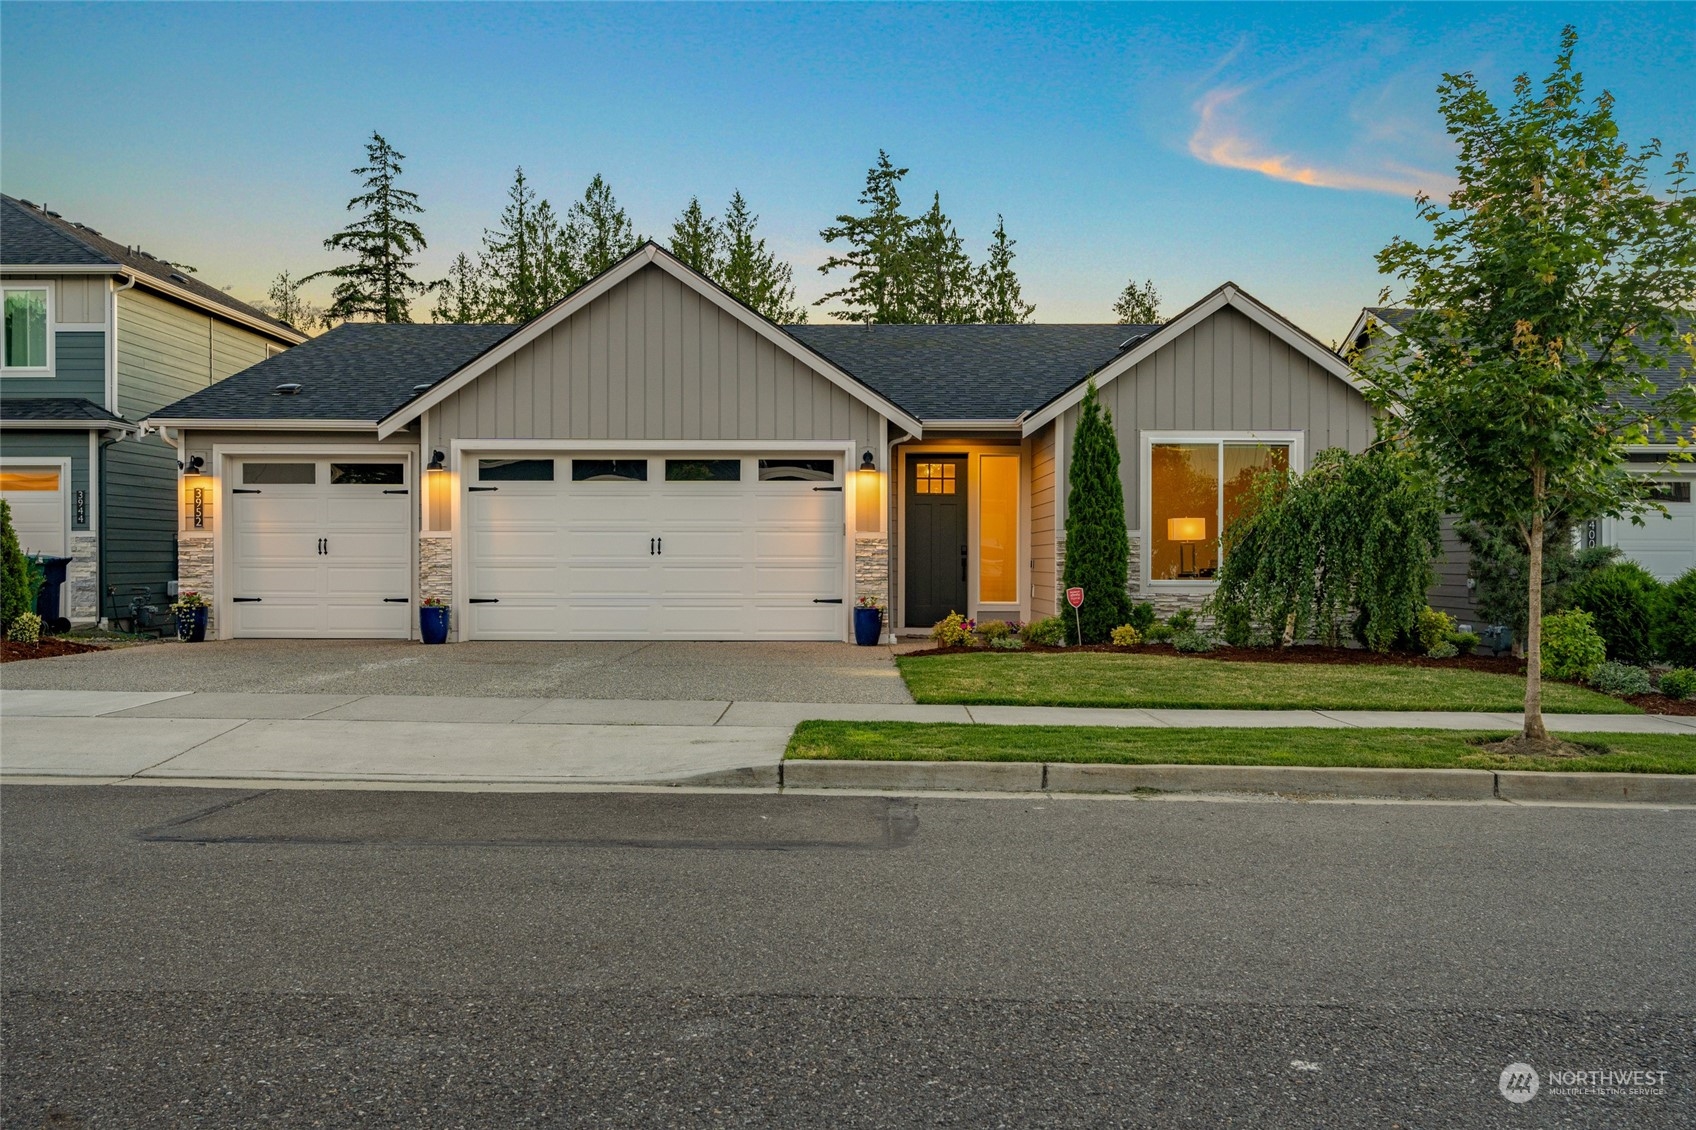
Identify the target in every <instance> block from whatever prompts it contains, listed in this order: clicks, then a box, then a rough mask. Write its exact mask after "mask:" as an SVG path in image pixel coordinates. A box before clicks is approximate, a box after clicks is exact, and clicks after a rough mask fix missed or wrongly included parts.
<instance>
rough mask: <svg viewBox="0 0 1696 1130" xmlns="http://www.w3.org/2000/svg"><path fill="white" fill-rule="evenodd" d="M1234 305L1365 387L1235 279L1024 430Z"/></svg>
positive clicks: (1079, 400)
mask: <svg viewBox="0 0 1696 1130" xmlns="http://www.w3.org/2000/svg"><path fill="white" fill-rule="evenodd" d="M1226 306H1229V307H1231V308H1232V309H1234V310H1236V311H1237V312H1238V313H1240V314H1242V315H1243V316H1244V317H1246V318H1248V319H1249V321H1251V322H1253V323H1255V324H1256V325H1258V326H1259V327H1260V328H1261V329H1263V330H1265V331H1266V332H1267V333H1270V334H1271V335H1272V336H1273V337H1275V338H1277V339H1278V340H1280V341H1282V342H1284V343H1285V344H1287V345H1289V346H1290V347H1291V348H1292V349H1294V350H1295V351H1296V352H1297V353H1300V354H1301V355H1302V356H1304V357H1306V358H1307V359H1308V360H1310V361H1312V362H1313V363H1314V364H1316V365H1318V366H1319V367H1320V368H1322V369H1324V370H1325V371H1326V372H1328V373H1330V374H1331V375H1332V376H1334V377H1336V378H1337V379H1338V380H1340V381H1342V382H1343V383H1344V384H1346V385H1348V386H1349V387H1350V388H1352V389H1354V390H1355V391H1356V392H1361V393H1364V391H1365V390H1364V388H1363V387H1362V385H1361V382H1360V379H1359V377H1358V376H1357V375H1356V373H1355V371H1354V369H1352V368H1351V367H1350V366H1349V363H1348V362H1347V361H1344V360H1343V359H1342V358H1341V357H1338V356H1337V355H1336V354H1335V353H1332V352H1331V351H1330V350H1329V349H1327V348H1325V346H1323V345H1321V344H1319V342H1318V341H1316V340H1314V339H1313V338H1312V337H1309V336H1308V335H1307V334H1305V333H1303V332H1302V331H1301V330H1300V329H1298V328H1296V326H1295V325H1294V324H1293V323H1292V322H1290V321H1288V320H1287V319H1286V318H1284V317H1283V315H1281V314H1278V313H1276V312H1274V311H1273V310H1272V309H1271V308H1269V307H1267V306H1265V305H1263V304H1262V303H1261V302H1260V301H1259V300H1258V299H1256V298H1254V297H1252V296H1250V295H1248V294H1245V293H1243V291H1242V290H1241V289H1240V288H1238V286H1237V284H1236V283H1226V284H1224V285H1223V286H1221V287H1220V288H1219V289H1217V290H1215V291H1214V292H1213V293H1212V294H1210V295H1208V296H1207V297H1206V298H1203V299H1202V300H1201V301H1200V302H1197V303H1196V304H1195V305H1194V306H1191V307H1190V308H1189V309H1188V310H1185V311H1184V312H1183V313H1182V314H1180V315H1178V316H1177V317H1176V318H1174V319H1172V320H1171V321H1170V322H1167V323H1166V324H1165V325H1164V326H1161V327H1160V328H1159V329H1158V330H1155V331H1154V332H1153V333H1152V334H1150V335H1148V336H1147V337H1146V338H1144V339H1143V340H1142V341H1141V342H1139V343H1138V344H1137V345H1136V346H1135V347H1134V348H1133V349H1131V350H1130V351H1128V352H1126V353H1124V354H1121V355H1120V356H1118V357H1115V358H1114V359H1113V360H1112V361H1109V362H1108V363H1107V364H1105V365H1103V366H1102V367H1101V368H1100V369H1099V370H1097V371H1096V372H1095V373H1093V374H1092V375H1091V376H1090V377H1089V378H1086V379H1084V380H1081V381H1079V382H1078V383H1077V384H1075V385H1073V386H1072V387H1071V389H1069V390H1068V391H1067V392H1065V393H1064V394H1062V395H1061V396H1059V397H1057V398H1055V399H1054V400H1052V401H1050V402H1049V403H1048V404H1047V405H1046V406H1044V407H1043V408H1042V409H1041V410H1039V411H1037V412H1036V413H1034V414H1033V415H1032V416H1031V417H1030V418H1029V419H1027V420H1026V421H1025V429H1024V434H1025V435H1030V434H1032V433H1033V432H1035V431H1037V430H1038V429H1039V428H1041V427H1042V426H1043V425H1044V424H1046V423H1048V422H1049V421H1050V420H1052V419H1054V418H1055V417H1057V416H1059V415H1061V414H1062V413H1064V412H1066V411H1067V410H1068V409H1071V408H1073V407H1075V406H1077V405H1078V404H1080V403H1082V402H1083V398H1084V396H1085V394H1086V393H1087V392H1088V389H1089V382H1090V381H1091V380H1093V381H1095V385H1096V387H1097V388H1102V387H1105V386H1106V385H1108V384H1110V383H1112V382H1113V381H1114V380H1116V379H1117V378H1118V377H1119V376H1121V375H1122V374H1124V373H1126V372H1129V371H1130V370H1131V369H1134V368H1136V367H1137V366H1138V365H1140V364H1141V363H1142V362H1143V361H1145V360H1147V359H1148V358H1150V357H1152V356H1154V354H1156V353H1158V352H1160V350H1162V349H1164V348H1165V347H1166V345H1167V344H1168V343H1170V342H1172V341H1174V340H1176V339H1177V338H1179V337H1181V336H1182V335H1183V334H1185V333H1188V332H1189V331H1190V330H1192V329H1194V328H1195V327H1196V326H1198V325H1200V324H1201V323H1202V322H1204V321H1206V320H1207V319H1208V318H1210V317H1212V316H1213V315H1214V314H1217V313H1218V312H1219V311H1220V310H1223V309H1224V308H1225V307H1226Z"/></svg>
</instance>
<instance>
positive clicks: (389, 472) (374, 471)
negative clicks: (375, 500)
mask: <svg viewBox="0 0 1696 1130" xmlns="http://www.w3.org/2000/svg"><path fill="white" fill-rule="evenodd" d="M405 481H406V468H405V467H403V466H401V464H399V463H331V464H330V485H331V486H397V487H398V486H400V485H401V484H402V483H404V482H405Z"/></svg>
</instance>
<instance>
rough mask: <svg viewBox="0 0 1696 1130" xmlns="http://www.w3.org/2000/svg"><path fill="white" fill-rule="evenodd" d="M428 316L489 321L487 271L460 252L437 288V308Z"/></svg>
mask: <svg viewBox="0 0 1696 1130" xmlns="http://www.w3.org/2000/svg"><path fill="white" fill-rule="evenodd" d="M430 318H431V320H432V321H437V322H460V323H474V322H489V321H494V320H496V319H494V318H491V317H490V315H489V280H488V272H486V271H485V270H484V269H483V264H482V263H481V262H473V261H472V259H471V257H470V256H469V255H467V254H466V253H465V252H463V251H461V252H460V253H459V254H458V255H456V256H454V260H453V266H452V267H450V268H448V277H447V278H445V279H443V280H442V281H441V282H440V283H438V284H437V287H436V308H435V310H433V311H431V313H430Z"/></svg>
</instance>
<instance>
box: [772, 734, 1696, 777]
mask: <svg viewBox="0 0 1696 1130" xmlns="http://www.w3.org/2000/svg"><path fill="white" fill-rule="evenodd" d="M1480 736H1481V732H1467V731H1461V730H1328V729H1319V728H1314V727H1307V728H1289V729H1266V730H1247V729H1205V730H1202V729H1155V728H1149V729H1141V728H1129V727H1126V728H1120V727H1116V726H985V725H967V724H964V723H954V722H803V723H801V725H800V726H798V727H796V730H795V734H794V736H793V737H792V738H790V739H789V749H788V751H787V753H786V754H785V756H786V757H789V758H792V759H801V760H819V759H838V760H849V761H1076V762H1095V763H1107V764H1114V765H1319V766H1360V767H1367V768H1380V769H1394V768H1403V769H1552V770H1558V771H1563V772H1589V771H1595V772H1612V773H1696V734H1693V735H1692V736H1690V737H1685V736H1683V735H1678V734H1582V735H1579V734H1570V735H1567V737H1569V738H1570V739H1571V740H1573V741H1577V742H1582V743H1584V744H1586V745H1592V746H1596V747H1598V752H1597V755H1596V756H1594V757H1578V758H1520V757H1513V758H1510V757H1500V756H1494V755H1491V754H1487V753H1485V752H1483V751H1482V750H1480V749H1479V748H1478V747H1477V746H1476V745H1474V744H1472V743H1471V741H1469V739H1476V738H1478V737H1480ZM1489 736H1491V737H1506V736H1507V735H1506V734H1504V733H1500V732H1496V733H1493V734H1490V735H1489ZM1604 749H1605V750H1606V752H1603V750H1604Z"/></svg>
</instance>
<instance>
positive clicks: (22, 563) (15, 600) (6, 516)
mask: <svg viewBox="0 0 1696 1130" xmlns="http://www.w3.org/2000/svg"><path fill="white" fill-rule="evenodd" d="M34 610H35V594H34V593H33V592H31V591H30V576H29V559H28V558H26V557H25V556H24V548H23V546H21V545H19V544H18V532H17V531H16V530H14V529H13V528H12V506H11V504H10V503H8V502H7V501H6V500H5V499H3V498H0V629H4V628H6V627H8V626H10V625H11V623H12V622H13V621H14V620H16V619H17V618H18V617H19V616H22V615H23V614H24V613H26V612H33V611H34Z"/></svg>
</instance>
